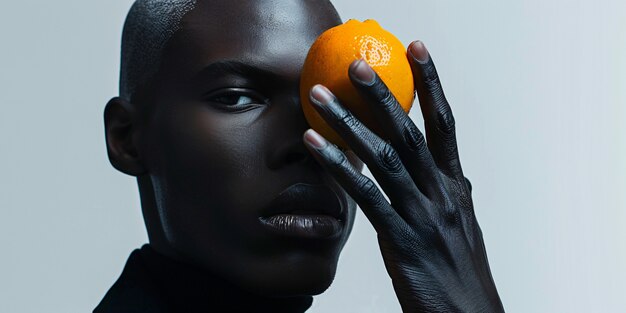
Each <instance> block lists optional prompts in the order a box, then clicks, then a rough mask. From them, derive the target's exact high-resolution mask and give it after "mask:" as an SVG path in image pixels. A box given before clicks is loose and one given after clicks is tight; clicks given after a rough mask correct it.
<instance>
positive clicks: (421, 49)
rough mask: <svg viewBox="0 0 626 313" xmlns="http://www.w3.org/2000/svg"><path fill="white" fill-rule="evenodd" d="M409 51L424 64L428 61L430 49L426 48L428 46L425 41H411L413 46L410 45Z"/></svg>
mask: <svg viewBox="0 0 626 313" xmlns="http://www.w3.org/2000/svg"><path fill="white" fill-rule="evenodd" d="M409 52H410V53H411V55H412V56H413V58H414V59H415V60H416V61H417V62H419V63H422V64H423V63H426V62H427V61H428V58H429V56H428V50H426V46H424V43H423V42H421V41H419V40H416V41H414V42H413V43H411V46H410V47H409Z"/></svg>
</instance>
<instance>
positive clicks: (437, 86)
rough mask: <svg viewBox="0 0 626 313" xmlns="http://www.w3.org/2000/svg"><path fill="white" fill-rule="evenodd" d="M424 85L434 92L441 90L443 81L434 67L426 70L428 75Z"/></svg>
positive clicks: (425, 77)
mask: <svg viewBox="0 0 626 313" xmlns="http://www.w3.org/2000/svg"><path fill="white" fill-rule="evenodd" d="M424 86H425V87H426V90H428V91H429V92H430V93H432V94H434V93H437V92H439V90H441V81H440V80H439V75H437V73H436V72H435V71H434V69H429V70H427V71H426V75H425V76H424Z"/></svg>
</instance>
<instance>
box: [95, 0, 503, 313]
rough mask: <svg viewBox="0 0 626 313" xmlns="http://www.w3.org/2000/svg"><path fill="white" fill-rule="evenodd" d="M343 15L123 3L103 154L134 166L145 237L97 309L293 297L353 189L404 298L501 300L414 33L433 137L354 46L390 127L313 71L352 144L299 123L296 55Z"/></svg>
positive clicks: (349, 219)
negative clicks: (376, 124)
mask: <svg viewBox="0 0 626 313" xmlns="http://www.w3.org/2000/svg"><path fill="white" fill-rule="evenodd" d="M340 23H341V19H340V18H339V16H338V14H337V12H336V11H335V9H334V8H333V7H332V5H331V4H330V3H329V2H328V1H322V0H317V1H316V0H297V1H296V0H293V1H292V0H289V1H286V0H258V1H233V0H139V1H137V2H136V3H135V4H134V5H133V7H132V8H131V10H130V12H129V15H128V17H127V21H126V25H125V27H124V34H123V39H122V64H121V81H120V96H119V97H116V98H113V99H111V101H110V102H109V103H108V104H107V106H106V109H105V114H104V117H105V128H106V137H107V148H108V154H109V159H110V160H111V163H112V165H113V166H114V167H115V168H116V169H118V170H119V171H121V172H123V173H126V174H129V175H132V176H135V177H137V182H138V185H139V190H140V196H141V206H142V211H143V214H144V219H145V222H146V228H147V231H148V235H149V240H150V243H149V244H148V245H146V246H144V247H142V248H141V249H138V250H135V251H134V252H133V253H132V254H131V256H130V257H129V260H128V262H127V264H126V267H125V269H124V271H123V273H122V275H121V277H120V278H119V279H118V281H117V282H116V283H115V285H114V286H113V287H112V288H111V290H109V292H108V293H107V295H106V296H105V298H104V299H103V300H102V302H101V303H100V304H99V306H98V307H97V308H96V309H95V311H94V312H304V311H305V310H306V309H308V308H309V307H310V305H311V302H312V295H317V294H320V293H322V292H323V291H324V290H326V289H327V288H328V286H329V285H330V284H331V282H332V280H333V278H334V275H335V271H336V265H337V260H338V257H339V253H340V251H341V249H342V248H343V246H344V244H345V242H346V240H347V238H348V235H349V233H350V230H351V229H352V225H353V222H354V215H355V210H356V205H357V204H359V205H360V207H361V208H362V209H363V211H364V212H365V214H366V215H367V217H368V219H370V221H371V222H372V224H373V225H374V227H375V228H376V230H377V232H378V234H379V244H380V245H381V252H382V254H383V258H384V259H385V264H386V267H387V271H388V272H389V274H390V276H391V277H392V280H393V283H394V288H395V290H396V293H397V295H398V299H399V301H400V304H401V305H402V308H403V310H404V311H405V312H417V311H424V312H435V311H437V312H440V311H446V312H451V311H460V310H463V311H468V312H479V311H480V312H492V311H493V312H497V311H502V305H501V303H500V300H499V298H498V294H497V291H496V288H495V284H494V283H493V280H492V278H491V274H490V272H489V266H488V263H487V258H486V255H485V251H484V247H483V245H482V236H481V234H480V229H479V227H478V224H477V222H476V220H475V217H474V214H473V208H472V203H471V197H470V186H469V181H467V180H466V179H465V177H464V176H463V174H462V172H461V168H460V163H459V161H458V155H457V152H456V142H455V135H454V127H453V117H452V114H451V111H450V108H449V106H448V105H447V103H445V98H444V97H443V92H442V91H441V86H439V84H438V80H437V78H436V71H435V69H434V65H433V63H432V61H431V60H430V58H429V56H428V52H427V51H426V49H425V47H424V46H423V44H421V43H419V42H415V43H413V44H412V45H411V47H410V49H409V52H410V55H411V56H412V65H413V71H414V73H415V76H416V86H417V91H418V96H419V99H420V105H421V106H422V111H423V112H424V114H425V122H426V136H427V139H428V146H427V145H426V141H425V140H424V139H423V136H422V134H421V133H420V132H419V130H418V129H417V128H416V127H415V125H414V124H413V123H412V122H410V120H409V119H408V117H407V116H406V114H396V113H398V111H397V104H396V103H395V102H394V99H390V98H388V97H384V94H385V91H386V89H385V86H384V84H382V83H381V82H380V80H379V79H378V78H377V77H376V75H374V74H373V72H371V69H370V68H369V67H368V66H367V65H366V64H364V62H355V63H354V64H353V65H352V66H351V69H350V75H351V78H352V80H353V82H354V84H355V86H357V88H358V89H359V90H360V91H361V92H362V93H363V94H364V95H365V96H366V97H367V98H368V99H370V101H371V103H372V109H373V110H380V112H382V113H381V114H378V115H380V116H381V118H382V119H383V120H381V121H380V122H381V123H383V124H385V125H387V126H386V127H385V131H386V132H388V133H389V135H390V138H392V139H391V142H390V143H385V142H383V141H382V140H380V139H379V138H378V137H376V136H372V134H371V133H370V132H369V130H368V129H367V128H366V127H365V126H364V125H362V124H361V123H360V122H359V121H358V120H356V119H354V118H346V117H351V116H350V115H349V112H347V111H345V110H344V109H343V108H342V107H341V105H340V103H339V102H338V100H337V99H335V98H334V96H333V95H332V93H331V92H332V91H328V90H327V89H325V88H324V87H323V86H316V87H314V88H313V89H312V91H311V99H312V101H313V102H314V103H316V104H317V107H318V110H319V111H320V113H321V114H322V115H323V116H324V117H325V118H326V120H327V121H328V122H329V124H331V125H332V126H333V127H335V128H336V130H337V131H338V132H339V133H340V134H341V135H342V136H343V137H344V139H345V140H346V142H347V143H348V144H349V145H350V147H351V150H350V151H341V150H339V149H337V148H336V147H335V146H333V145H330V144H327V143H326V142H325V140H324V139H323V138H322V137H321V136H319V135H318V134H317V133H315V132H314V131H311V130H308V131H307V128H308V125H307V123H306V121H305V119H304V117H303V114H302V111H301V108H300V103H299V90H298V82H299V75H300V69H301V67H302V64H303V62H304V59H305V56H306V53H307V51H308V48H309V47H310V46H311V44H312V43H313V41H314V40H315V38H317V36H318V35H320V34H321V33H322V32H323V31H324V30H326V29H328V28H330V27H333V26H335V25H338V24H340ZM337 70H348V69H337ZM383 99H387V100H389V101H386V102H384V101H382V100H383ZM385 106H386V107H385ZM394 112H395V113H394ZM390 113H391V114H390ZM346 122H347V123H346ZM305 131H306V133H305ZM303 134H304V136H303ZM365 138H367V140H366V139H365ZM352 150H354V152H353V151H352ZM355 153H356V155H358V157H357V156H356V155H355ZM361 160H363V161H364V162H365V163H367V164H368V167H369V168H370V169H371V170H372V172H373V173H374V175H375V176H376V179H377V180H378V181H379V183H381V186H382V188H383V189H384V191H385V192H386V193H387V194H388V196H389V197H390V199H391V200H392V203H393V207H392V206H391V204H389V203H388V202H387V201H386V200H385V199H384V198H383V197H382V193H381V191H380V190H378V189H377V188H376V187H373V186H374V185H373V184H372V183H371V181H370V180H369V179H367V178H366V177H365V176H363V175H361V174H360V171H361V169H362V167H363V163H362V161H361Z"/></svg>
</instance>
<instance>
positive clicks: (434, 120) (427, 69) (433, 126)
mask: <svg viewBox="0 0 626 313" xmlns="http://www.w3.org/2000/svg"><path fill="white" fill-rule="evenodd" d="M408 50H409V60H410V63H411V68H412V69H413V79H414V80H415V89H416V90H417V96H418V98H419V102H420V107H421V109H422V115H423V116H424V127H425V128H426V140H427V142H428V148H429V149H430V152H431V153H432V155H433V159H434V160H435V163H436V164H437V166H438V167H439V169H441V171H442V172H443V173H444V174H446V175H448V176H450V177H451V178H454V179H462V178H463V170H462V169H461V163H460V161H459V154H458V148H457V143H456V131H455V122H454V116H453V115H452V109H451V108H450V105H449V104H448V101H447V100H446V97H445V95H444V93H443V88H442V87H441V82H440V81H439V76H438V75H437V69H436V68H435V64H434V63H433V60H432V58H431V57H430V55H429V53H428V51H427V50H426V47H425V46H424V44H423V43H422V42H421V41H415V42H413V43H411V45H410V46H409V49H408Z"/></svg>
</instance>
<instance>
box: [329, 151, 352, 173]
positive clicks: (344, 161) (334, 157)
mask: <svg viewBox="0 0 626 313" xmlns="http://www.w3.org/2000/svg"><path fill="white" fill-rule="evenodd" d="M329 154H330V160H331V161H332V163H333V164H335V166H336V167H338V168H346V167H348V165H349V160H348V158H347V157H346V155H345V154H344V153H343V152H341V151H340V150H339V149H332V150H331V151H329Z"/></svg>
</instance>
